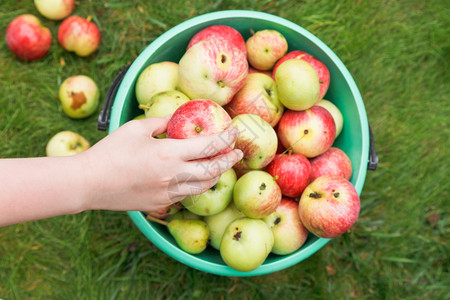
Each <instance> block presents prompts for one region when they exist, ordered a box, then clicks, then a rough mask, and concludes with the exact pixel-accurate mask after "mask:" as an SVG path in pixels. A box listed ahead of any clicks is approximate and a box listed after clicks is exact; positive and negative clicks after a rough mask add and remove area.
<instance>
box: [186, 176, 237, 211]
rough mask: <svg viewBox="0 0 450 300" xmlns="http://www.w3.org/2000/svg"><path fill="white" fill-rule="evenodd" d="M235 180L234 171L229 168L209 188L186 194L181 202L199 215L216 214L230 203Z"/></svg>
mask: <svg viewBox="0 0 450 300" xmlns="http://www.w3.org/2000/svg"><path fill="white" fill-rule="evenodd" d="M236 180H237V178H236V173H235V171H234V170H233V169H229V170H228V171H226V172H224V173H223V174H222V175H221V176H220V178H219V181H218V182H217V183H216V184H215V185H214V186H212V187H211V188H210V189H209V190H207V191H206V192H204V193H202V194H199V195H191V196H187V197H186V198H184V199H183V200H181V204H183V206H184V207H185V208H186V209H188V210H189V211H191V212H193V213H194V214H197V215H199V216H210V215H214V214H217V213H219V212H221V211H222V210H224V209H225V208H226V207H227V205H228V203H230V201H231V199H232V197H233V188H234V185H235V183H236Z"/></svg>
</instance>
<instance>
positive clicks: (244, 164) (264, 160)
mask: <svg viewBox="0 0 450 300" xmlns="http://www.w3.org/2000/svg"><path fill="white" fill-rule="evenodd" d="M232 124H233V126H234V127H236V128H237V129H238V130H239V132H240V133H239V136H238V137H237V139H236V144H235V148H237V149H240V150H242V152H243V154H244V157H243V158H242V159H241V160H240V161H239V162H238V163H236V164H235V165H234V168H236V169H262V168H264V167H265V166H267V165H268V164H269V163H270V162H271V161H272V159H273V157H274V156H275V152H276V151H277V147H278V138H277V134H276V132H275V130H274V129H273V128H272V126H270V124H269V123H267V122H266V121H264V120H263V119H262V118H261V117H259V116H257V115H253V114H242V115H238V116H236V117H234V118H233V122H232Z"/></svg>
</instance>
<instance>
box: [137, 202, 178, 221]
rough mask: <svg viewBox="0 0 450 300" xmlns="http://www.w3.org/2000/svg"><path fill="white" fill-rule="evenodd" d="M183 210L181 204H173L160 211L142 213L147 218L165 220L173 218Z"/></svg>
mask: <svg viewBox="0 0 450 300" xmlns="http://www.w3.org/2000/svg"><path fill="white" fill-rule="evenodd" d="M182 208H183V205H181V203H179V202H177V203H173V204H171V205H168V206H167V207H164V208H162V209H159V210H156V211H145V212H144V213H145V214H146V215H147V216H151V217H154V218H158V219H166V218H168V217H170V216H173V215H174V214H176V213H177V212H179V211H180V210H181V209H182Z"/></svg>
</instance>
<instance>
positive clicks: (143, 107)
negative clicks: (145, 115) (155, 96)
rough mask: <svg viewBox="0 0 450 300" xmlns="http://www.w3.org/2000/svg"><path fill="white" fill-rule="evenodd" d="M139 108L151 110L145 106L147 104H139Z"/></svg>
mask: <svg viewBox="0 0 450 300" xmlns="http://www.w3.org/2000/svg"><path fill="white" fill-rule="evenodd" d="M139 108H140V109H149V108H150V106H148V105H145V104H139Z"/></svg>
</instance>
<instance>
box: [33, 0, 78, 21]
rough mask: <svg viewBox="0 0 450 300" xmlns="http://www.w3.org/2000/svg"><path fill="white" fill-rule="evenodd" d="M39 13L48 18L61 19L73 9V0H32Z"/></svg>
mask: <svg viewBox="0 0 450 300" xmlns="http://www.w3.org/2000/svg"><path fill="white" fill-rule="evenodd" d="M34 5H35V6H36V8H37V10H38V11H39V13H40V14H41V15H43V16H44V17H46V18H47V19H50V20H62V19H64V18H65V17H67V16H68V15H70V14H71V13H72V11H73V7H74V6H75V0H34Z"/></svg>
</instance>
